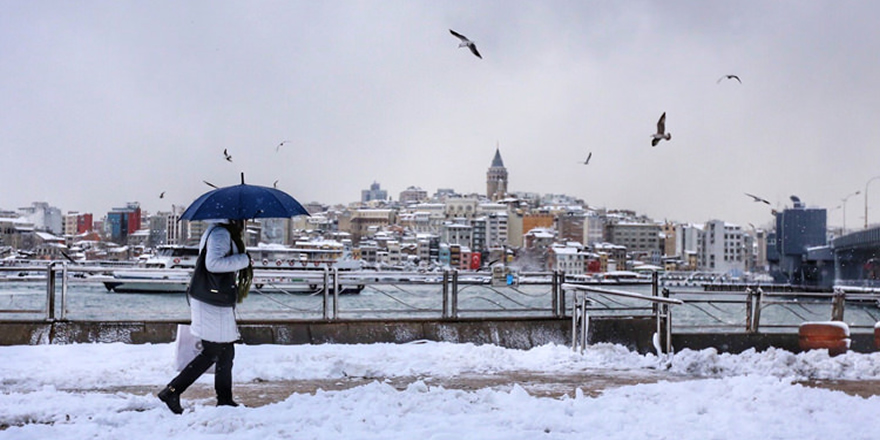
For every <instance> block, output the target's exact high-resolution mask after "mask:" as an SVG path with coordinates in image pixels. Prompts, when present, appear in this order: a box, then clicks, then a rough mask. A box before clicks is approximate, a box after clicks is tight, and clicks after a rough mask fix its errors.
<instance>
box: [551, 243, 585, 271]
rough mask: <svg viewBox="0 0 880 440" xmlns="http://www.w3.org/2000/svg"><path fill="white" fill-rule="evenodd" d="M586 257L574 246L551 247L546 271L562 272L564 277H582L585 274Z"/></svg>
mask: <svg viewBox="0 0 880 440" xmlns="http://www.w3.org/2000/svg"><path fill="white" fill-rule="evenodd" d="M586 257H587V254H586V253H584V252H582V251H581V250H580V249H578V248H577V247H574V246H552V247H551V248H550V259H549V261H548V266H549V267H548V268H547V269H549V270H552V271H562V272H565V273H566V275H583V274H585V273H586V266H585V262H586V259H587V258H586Z"/></svg>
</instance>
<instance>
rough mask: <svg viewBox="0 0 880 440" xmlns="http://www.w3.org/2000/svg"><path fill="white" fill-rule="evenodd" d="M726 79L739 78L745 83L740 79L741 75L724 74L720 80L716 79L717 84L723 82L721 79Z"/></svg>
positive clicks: (740, 81)
mask: <svg viewBox="0 0 880 440" xmlns="http://www.w3.org/2000/svg"><path fill="white" fill-rule="evenodd" d="M725 79H735V80H737V81H738V82H739V83H740V84H742V83H743V82H742V80H740V79H739V77H738V76H736V75H724V76H722V77H721V78H718V81H716V82H715V83H716V84H721V81H723V80H725Z"/></svg>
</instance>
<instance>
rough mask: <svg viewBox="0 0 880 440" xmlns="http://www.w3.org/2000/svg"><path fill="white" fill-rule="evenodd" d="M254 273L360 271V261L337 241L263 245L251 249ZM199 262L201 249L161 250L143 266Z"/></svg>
mask: <svg viewBox="0 0 880 440" xmlns="http://www.w3.org/2000/svg"><path fill="white" fill-rule="evenodd" d="M247 251H248V253H249V254H250V256H251V258H252V259H253V260H254V269H284V270H291V269H311V270H316V269H323V268H325V267H328V268H333V267H335V268H337V269H340V270H357V269H360V268H361V264H360V261H358V260H353V259H351V258H348V255H347V253H346V252H345V249H344V246H343V245H342V243H339V242H335V241H299V242H296V244H295V245H294V246H293V247H287V246H282V245H275V244H262V243H261V244H260V245H258V246H252V247H248V249H247ZM198 258H199V247H198V246H184V245H165V246H159V248H158V250H157V251H156V254H155V255H154V256H152V257H149V258H147V259H146V260H145V261H144V262H143V267H145V268H148V269H193V268H195V267H196V260H197V259H198Z"/></svg>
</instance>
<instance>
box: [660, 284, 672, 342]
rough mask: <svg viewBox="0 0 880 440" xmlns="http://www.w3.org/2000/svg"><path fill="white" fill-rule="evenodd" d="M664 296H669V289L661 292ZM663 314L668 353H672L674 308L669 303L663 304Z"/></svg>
mask: <svg viewBox="0 0 880 440" xmlns="http://www.w3.org/2000/svg"><path fill="white" fill-rule="evenodd" d="M660 293H661V294H662V295H663V297H664V298H669V289H665V288H664V289H663V290H662V291H661V292H660ZM663 315H664V316H665V320H664V321H665V324H666V354H671V353H672V309H671V308H670V307H669V304H666V303H664V304H663Z"/></svg>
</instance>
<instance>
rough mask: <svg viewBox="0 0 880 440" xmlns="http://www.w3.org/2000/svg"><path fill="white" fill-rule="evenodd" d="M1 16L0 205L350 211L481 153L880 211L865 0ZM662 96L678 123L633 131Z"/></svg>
mask: <svg viewBox="0 0 880 440" xmlns="http://www.w3.org/2000/svg"><path fill="white" fill-rule="evenodd" d="M5 12H6V13H5V14H3V16H2V17H0V39H2V41H4V42H6V44H5V45H4V48H5V49H6V50H5V51H4V57H3V58H2V59H0V78H2V79H3V81H0V96H3V98H4V99H5V101H4V102H7V103H8V104H7V109H8V110H7V112H6V113H5V114H4V117H3V118H0V151H2V156H3V157H2V158H3V163H4V164H6V165H7V166H6V167H5V168H4V172H3V173H0V187H3V188H4V191H3V195H2V196H0V208H3V209H17V208H20V207H25V206H28V205H29V204H30V203H31V202H33V201H46V202H48V203H50V204H52V205H54V206H58V207H60V208H61V209H63V210H65V211H68V210H78V211H81V212H92V213H95V214H98V213H104V212H107V211H109V210H110V209H111V208H112V207H116V206H124V204H125V203H127V202H131V201H137V202H139V203H140V204H141V206H142V207H143V209H144V210H146V211H149V212H157V211H164V210H169V209H170V207H171V203H169V201H174V202H175V203H179V204H183V205H186V204H188V203H189V202H190V201H192V200H194V199H195V198H196V197H198V196H199V195H200V194H202V193H204V192H205V191H207V190H210V188H209V187H208V186H206V185H205V184H204V183H203V181H208V182H211V183H213V184H216V185H219V186H226V185H232V184H235V183H237V182H238V179H239V173H241V172H244V173H245V175H246V178H247V181H248V182H249V183H253V184H260V185H265V186H273V183H274V182H275V181H277V182H278V183H277V185H278V188H279V189H282V190H285V191H287V192H289V193H290V194H292V195H293V196H294V197H296V198H297V199H298V200H300V201H301V202H303V203H309V202H313V201H317V202H321V203H325V204H328V205H336V204H346V203H348V202H349V201H354V200H357V195H358V194H359V193H360V191H361V190H363V189H364V188H366V187H367V186H368V185H369V184H370V182H373V181H379V182H381V183H382V186H383V187H384V188H386V189H387V190H388V192H389V193H390V194H392V195H394V196H395V197H396V195H397V194H399V193H400V192H401V191H403V190H405V189H406V188H407V187H409V186H418V187H421V188H425V189H428V190H429V192H430V190H431V189H432V188H454V189H455V190H456V191H458V192H460V193H482V189H483V188H484V187H485V169H486V165H487V163H488V162H489V161H491V158H492V155H493V153H494V151H495V149H496V147H499V146H500V149H501V152H502V154H503V156H504V161H505V165H506V167H507V169H508V171H509V173H510V179H509V187H508V190H509V191H510V192H526V191H527V192H533V193H539V194H551V193H552V194H568V195H571V196H573V197H577V198H580V199H583V200H584V201H585V202H586V203H587V204H588V205H590V206H594V207H605V208H608V209H626V210H632V211H636V212H639V213H641V214H644V215H647V216H649V217H651V218H655V219H668V220H670V221H676V222H704V221H708V220H710V219H722V220H725V221H729V222H732V223H735V224H739V225H747V224H750V223H751V224H756V225H763V224H767V223H768V222H770V221H772V214H771V209H777V210H780V209H784V207H785V206H790V202H789V197H790V196H791V195H797V196H799V197H800V198H801V200H803V201H804V202H805V203H806V204H807V205H808V206H815V207H823V208H826V209H828V219H829V224H830V225H842V224H843V223H844V219H845V223H846V227H847V228H848V229H854V228H857V227H861V226H862V225H863V224H864V222H865V218H864V215H865V208H866V205H867V207H868V208H869V210H868V220H869V221H870V222H871V223H876V222H878V221H880V187H876V186H869V184H870V182H872V178H873V177H875V176H878V175H880V170H877V168H876V165H874V163H873V161H871V160H865V158H869V157H870V148H869V146H870V145H871V144H872V142H873V140H874V139H875V138H877V136H878V135H880V126H878V125H877V124H876V120H877V119H878V116H880V109H877V108H876V106H875V105H874V103H875V102H876V101H878V100H880V88H878V87H877V86H876V85H875V82H876V80H875V78H876V76H877V74H878V73H880V60H878V59H877V57H876V56H875V54H874V53H873V48H874V47H876V46H877V45H878V43H880V29H877V27H876V26H875V25H874V23H873V19H872V18H873V17H875V16H876V15H877V13H878V12H880V5H877V4H873V3H845V4H840V3H838V2H831V1H810V2H805V3H803V2H802V3H796V4H794V3H783V2H772V3H754V4H748V5H741V4H729V3H723V2H696V1H672V2H650V1H649V2H642V3H638V4H631V3H627V4H617V3H605V2H595V3H594V2H569V1H550V2H540V3H533V2H521V1H514V2H501V1H480V2H470V3H461V4H459V3H436V2H427V1H400V2H396V1H395V2H383V3H381V4H371V3H366V4H364V3H357V2H348V1H343V2H334V3H329V4H326V3H317V4H315V3H313V2H283V3H258V4H241V3H237V2H206V1H205V2H203V1H195V2H188V3H186V4H159V5H155V4H143V3H138V2H129V1H123V2H90V3H82V4H71V3H68V2H60V1H48V0H47V1H36V2H24V3H19V2H16V3H11V4H9V5H7V8H6V10H5ZM450 29H454V30H455V31H457V32H460V33H462V34H463V35H467V37H468V38H470V39H472V40H473V41H474V42H475V43H476V45H477V46H478V47H479V52H480V54H481V56H482V58H477V57H475V56H474V55H473V54H471V53H470V52H469V51H468V50H459V48H458V44H459V40H458V39H457V38H456V37H454V36H453V35H450V33H449V30H450ZM727 75H736V76H737V78H738V79H739V81H737V80H731V79H728V80H725V81H719V79H721V78H726V76H727ZM663 113H666V115H667V116H666V127H665V128H666V130H667V132H669V133H671V134H672V138H671V139H670V140H664V141H663V142H660V143H659V144H658V145H657V146H656V147H653V148H652V147H651V135H652V134H653V133H654V132H655V131H656V122H657V119H658V118H659V116H660V115H661V114H663ZM224 151H226V152H227V153H228V154H229V155H230V156H231V159H230V160H226V158H225V157H224ZM588 155H590V156H588ZM585 157H591V159H590V161H589V163H588V164H584V158H585ZM874 185H876V183H874ZM856 192H859V194H858V195H855V193H856ZM162 193H165V196H164V197H163V198H160V197H159V196H160V194H162ZM745 193H749V194H755V195H757V196H759V197H761V198H763V199H765V200H767V201H768V202H770V203H769V206H768V205H767V204H764V203H754V202H753V201H752V199H750V198H749V197H747V196H746V195H745ZM838 206H839V208H838ZM844 206H845V207H846V211H844Z"/></svg>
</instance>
